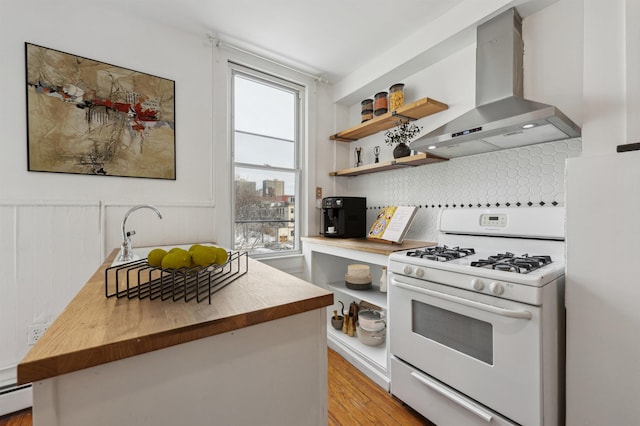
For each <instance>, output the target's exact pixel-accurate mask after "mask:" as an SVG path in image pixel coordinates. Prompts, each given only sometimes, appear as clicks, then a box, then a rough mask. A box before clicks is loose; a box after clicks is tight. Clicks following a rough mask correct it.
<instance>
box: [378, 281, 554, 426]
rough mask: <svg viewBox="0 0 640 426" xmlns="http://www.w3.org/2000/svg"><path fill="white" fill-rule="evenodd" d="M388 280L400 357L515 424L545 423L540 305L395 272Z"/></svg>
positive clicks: (394, 347) (394, 348) (393, 340)
mask: <svg viewBox="0 0 640 426" xmlns="http://www.w3.org/2000/svg"><path fill="white" fill-rule="evenodd" d="M389 282H390V284H391V287H390V289H389V324H388V326H389V338H390V349H391V353H392V354H393V355H394V356H395V357H396V358H399V359H400V360H402V361H404V362H405V363H408V364H410V365H411V366H413V367H414V368H416V369H418V370H420V371H422V372H424V373H426V374H427V375H429V376H431V377H433V378H435V379H437V380H439V381H441V382H443V383H445V384H447V385H448V386H449V387H451V388H453V389H455V390H457V391H458V392H460V393H462V394H464V395H466V396H467V397H469V398H472V399H473V400H475V401H477V402H479V403H481V404H483V405H485V406H487V407H490V408H491V409H493V410H495V411H497V412H499V413H501V414H502V415H504V416H506V417H508V418H510V419H512V420H513V421H515V422H517V423H521V424H527V425H529V424H542V421H541V418H542V404H541V398H542V395H541V393H542V386H541V383H542V379H541V368H542V367H541V343H540V311H541V310H540V308H538V307H535V306H530V305H525V304H521V303H517V302H513V301H509V300H504V299H500V298H496V297H492V296H488V295H485V294H479V293H475V292H471V291H467V290H463V289H458V288H453V287H449V286H445V285H442V284H437V283H433V282H430V281H424V280H417V279H415V278H411V277H406V276H403V275H397V274H393V273H392V274H390V276H389ZM391 383H392V391H393V383H394V378H393V377H392V378H391Z"/></svg>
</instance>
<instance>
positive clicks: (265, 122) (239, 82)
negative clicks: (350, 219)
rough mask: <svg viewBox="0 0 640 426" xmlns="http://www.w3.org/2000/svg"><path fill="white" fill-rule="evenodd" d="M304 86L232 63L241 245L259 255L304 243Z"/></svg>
mask: <svg viewBox="0 0 640 426" xmlns="http://www.w3.org/2000/svg"><path fill="white" fill-rule="evenodd" d="M302 91H303V88H302V87H300V86H297V85H295V84H293V83H290V82H287V81H284V80H280V79H278V78H276V77H274V76H270V75H266V74H263V73H259V72H257V71H253V70H248V69H245V68H241V67H239V66H233V67H232V103H233V105H232V110H233V117H232V129H233V173H234V178H233V181H234V192H233V197H234V201H233V217H234V229H233V233H234V235H233V236H234V240H235V243H234V244H235V249H236V250H243V251H248V252H249V253H250V254H252V255H259V254H266V253H268V254H274V253H277V252H290V251H292V250H296V249H298V247H299V244H298V240H297V237H296V236H297V235H299V234H300V233H299V232H296V229H297V228H298V226H299V222H300V221H299V218H298V217H297V215H296V212H298V211H299V209H298V208H297V205H298V203H299V201H300V200H301V197H300V194H299V191H300V190H299V188H300V166H299V164H300V151H301V149H300V147H301V142H300V134H301V133H302V132H301V127H302V125H301V119H300V117H301V115H302V114H301V113H300V101H299V100H300V98H301V96H302Z"/></svg>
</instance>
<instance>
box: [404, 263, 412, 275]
mask: <svg viewBox="0 0 640 426" xmlns="http://www.w3.org/2000/svg"><path fill="white" fill-rule="evenodd" d="M402 271H403V272H404V273H405V274H407V275H411V273H412V272H413V268H412V267H411V265H404V268H403V269H402Z"/></svg>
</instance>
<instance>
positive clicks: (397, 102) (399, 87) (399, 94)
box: [389, 83, 404, 111]
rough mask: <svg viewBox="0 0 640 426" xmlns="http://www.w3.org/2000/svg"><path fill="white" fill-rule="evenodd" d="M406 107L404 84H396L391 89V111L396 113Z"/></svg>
mask: <svg viewBox="0 0 640 426" xmlns="http://www.w3.org/2000/svg"><path fill="white" fill-rule="evenodd" d="M403 105H404V84H402V83H398V84H394V85H393V86H391V87H390V88H389V109H390V110H391V111H395V110H397V109H398V108H400V107H401V106H403Z"/></svg>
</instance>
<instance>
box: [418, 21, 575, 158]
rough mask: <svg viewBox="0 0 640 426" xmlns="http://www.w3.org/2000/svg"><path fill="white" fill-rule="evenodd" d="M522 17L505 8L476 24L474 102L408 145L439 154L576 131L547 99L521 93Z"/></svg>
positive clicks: (539, 140)
mask: <svg viewBox="0 0 640 426" xmlns="http://www.w3.org/2000/svg"><path fill="white" fill-rule="evenodd" d="M522 55H523V41H522V20H521V19H520V16H519V15H518V13H517V12H516V10H515V9H514V8H511V9H509V10H507V11H505V12H503V13H501V14H500V15H498V16H496V17H495V18H493V19H491V20H490V21H487V22H486V23H484V24H482V25H480V26H478V30H477V48H476V108H475V109H473V110H471V111H469V112H467V113H465V114H463V115H462V116H460V117H458V118H456V119H455V120H453V121H451V122H449V123H447V124H445V125H444V126H441V127H439V128H437V129H436V130H434V131H432V132H430V133H428V134H426V135H424V136H422V137H420V138H418V139H416V140H415V141H413V142H412V143H411V149H412V150H416V151H422V152H429V153H433V154H436V155H439V156H442V157H445V158H453V157H462V156H465V155H472V154H479V153H483V152H491V151H497V150H501V149H507V148H514V147H518V146H525V145H532V144H537V143H543V142H551V141H556V140H561V139H567V138H573V137H578V136H580V128H579V127H578V126H577V125H576V124H575V123H573V122H572V121H571V120H570V119H569V118H568V117H567V116H566V115H564V114H563V113H562V112H561V111H560V110H558V109H557V108H556V107H554V106H552V105H547V104H543V103H539V102H534V101H530V100H527V99H524V98H523V96H522Z"/></svg>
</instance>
